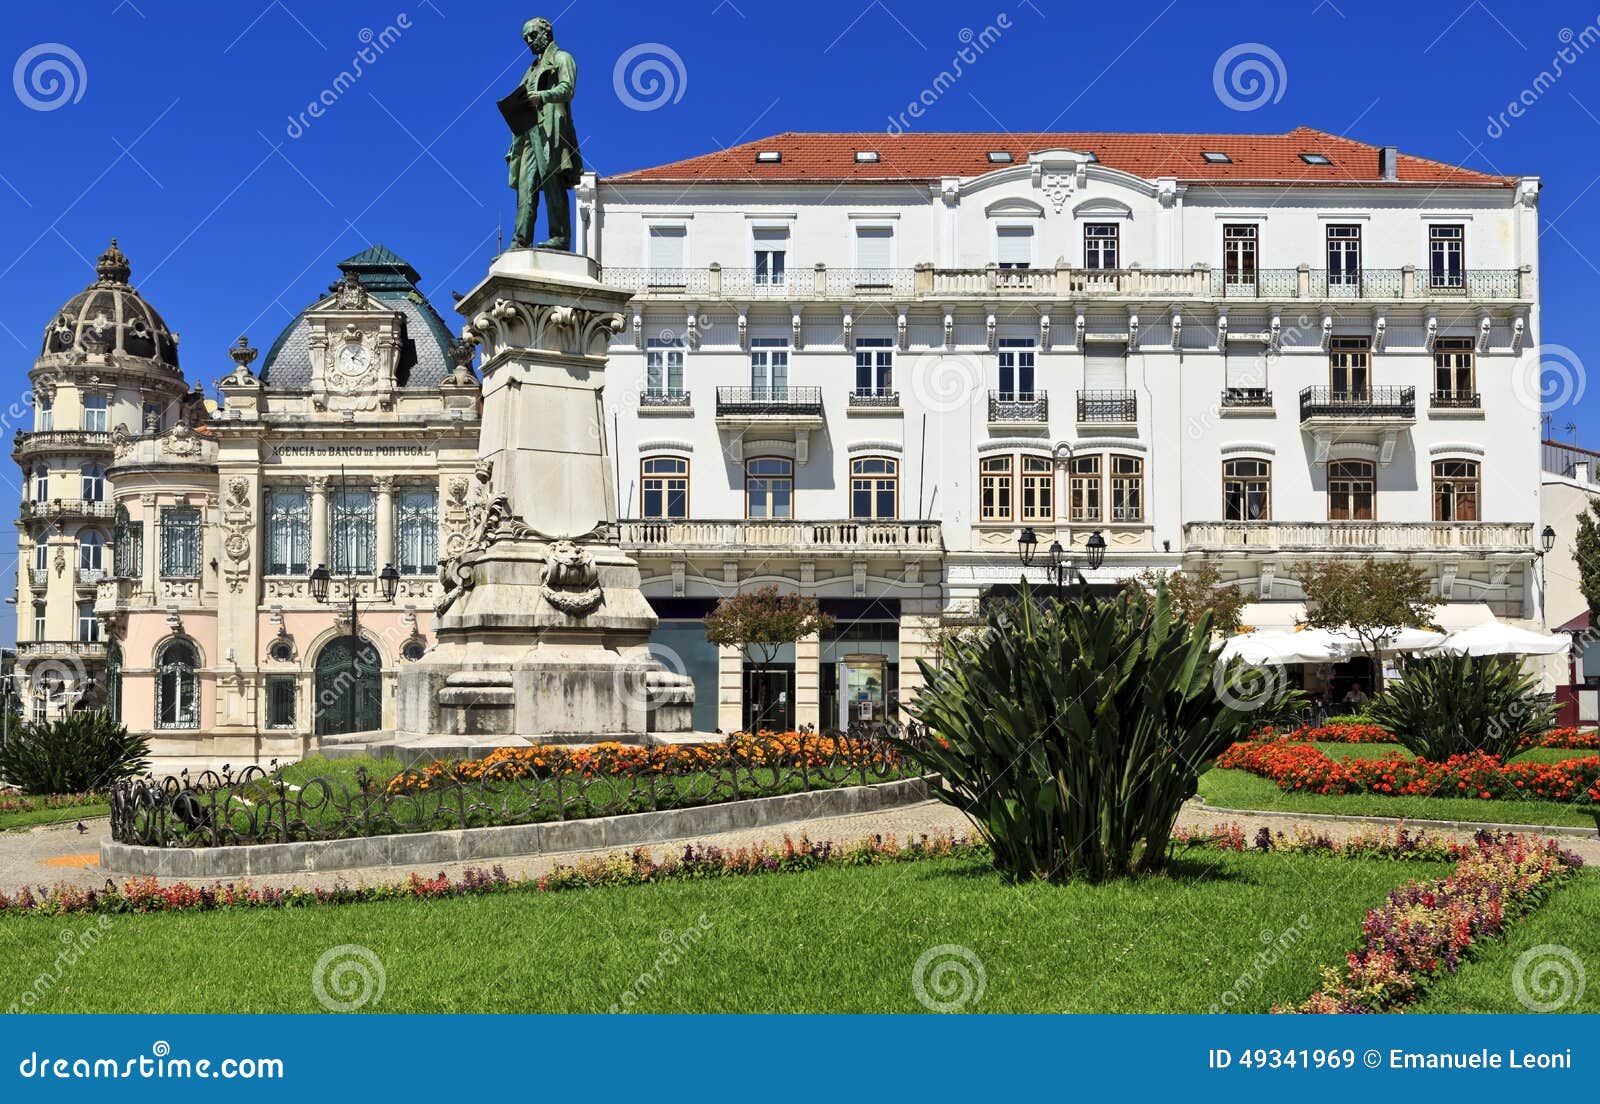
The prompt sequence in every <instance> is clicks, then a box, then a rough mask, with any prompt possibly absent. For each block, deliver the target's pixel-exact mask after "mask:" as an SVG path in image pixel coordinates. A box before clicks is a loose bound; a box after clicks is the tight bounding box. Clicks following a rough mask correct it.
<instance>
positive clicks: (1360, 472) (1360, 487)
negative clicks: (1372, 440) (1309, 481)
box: [1328, 460, 1377, 521]
mask: <svg viewBox="0 0 1600 1104" xmlns="http://www.w3.org/2000/svg"><path fill="white" fill-rule="evenodd" d="M1376 497H1377V468H1376V466H1375V465H1374V464H1373V463H1372V462H1371V461H1370V460H1335V461H1333V462H1332V463H1330V464H1329V465H1328V520H1329V521H1371V520H1372V517H1373V512H1374V507H1375V505H1376V503H1375V499H1376Z"/></svg>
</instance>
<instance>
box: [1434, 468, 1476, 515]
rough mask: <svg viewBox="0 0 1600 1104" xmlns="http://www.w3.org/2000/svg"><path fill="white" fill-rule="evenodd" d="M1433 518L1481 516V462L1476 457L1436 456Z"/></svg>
mask: <svg viewBox="0 0 1600 1104" xmlns="http://www.w3.org/2000/svg"><path fill="white" fill-rule="evenodd" d="M1433 520H1434V521H1477V520H1478V463H1477V461H1475V460H1435V461H1434V464H1433Z"/></svg>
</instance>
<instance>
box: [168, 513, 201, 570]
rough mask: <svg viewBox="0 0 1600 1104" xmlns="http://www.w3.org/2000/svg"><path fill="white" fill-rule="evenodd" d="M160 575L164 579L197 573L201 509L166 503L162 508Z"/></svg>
mask: <svg viewBox="0 0 1600 1104" xmlns="http://www.w3.org/2000/svg"><path fill="white" fill-rule="evenodd" d="M161 575H162V577H163V578H166V579H198V578H199V577H200V511H199V510H198V509H196V508H195V507H193V506H168V507H166V508H165V509H163V510H162V511H161Z"/></svg>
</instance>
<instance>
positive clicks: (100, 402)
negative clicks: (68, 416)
mask: <svg viewBox="0 0 1600 1104" xmlns="http://www.w3.org/2000/svg"><path fill="white" fill-rule="evenodd" d="M91 404H96V405H91ZM90 414H98V415H99V417H98V418H95V419H91V418H90V417H89V415H90ZM91 420H93V421H98V422H99V423H100V424H99V425H90V424H89V423H90V421H91ZM110 424H111V400H110V399H109V398H107V397H106V396H105V395H97V394H92V393H91V394H86V395H84V397H83V428H84V430H85V431H86V432H89V433H104V432H106V430H107V429H108V428H109V427H110Z"/></svg>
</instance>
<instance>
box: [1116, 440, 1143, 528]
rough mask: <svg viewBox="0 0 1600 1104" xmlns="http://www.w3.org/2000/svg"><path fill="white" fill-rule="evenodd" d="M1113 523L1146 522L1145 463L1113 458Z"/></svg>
mask: <svg viewBox="0 0 1600 1104" xmlns="http://www.w3.org/2000/svg"><path fill="white" fill-rule="evenodd" d="M1110 520H1111V521H1143V520H1144V461H1143V460H1141V459H1139V458H1138V457H1137V456H1112V457H1111V517H1110Z"/></svg>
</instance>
